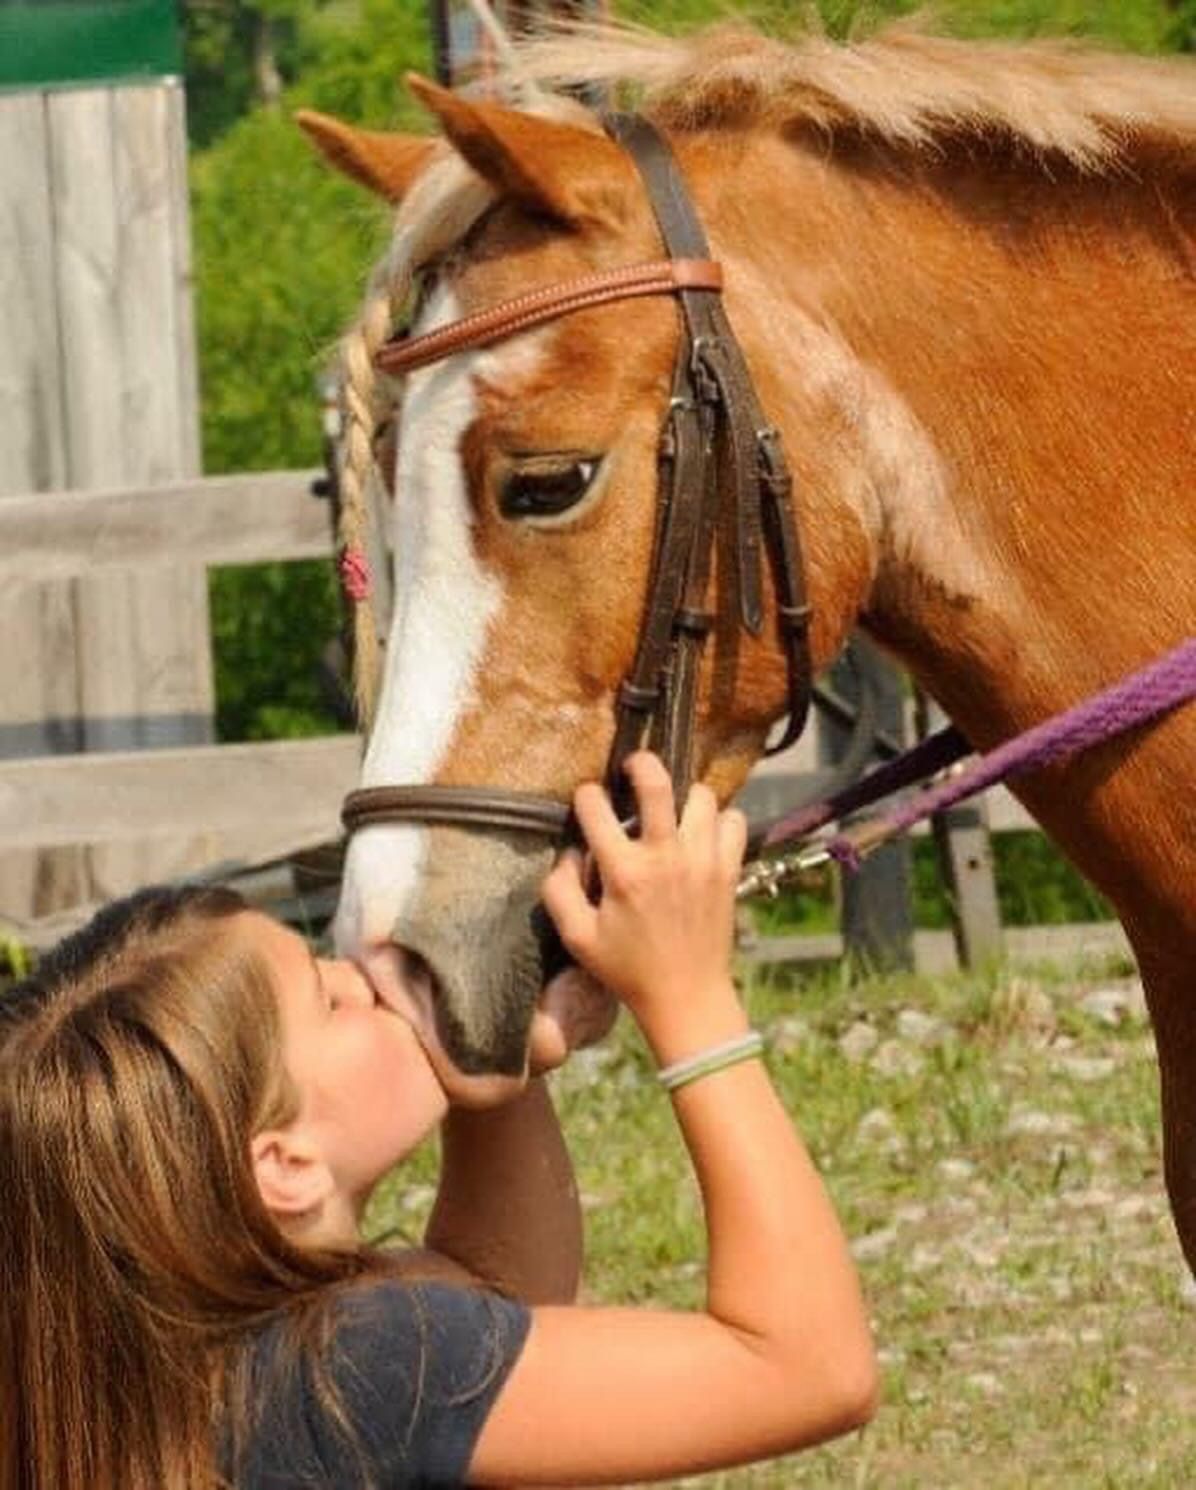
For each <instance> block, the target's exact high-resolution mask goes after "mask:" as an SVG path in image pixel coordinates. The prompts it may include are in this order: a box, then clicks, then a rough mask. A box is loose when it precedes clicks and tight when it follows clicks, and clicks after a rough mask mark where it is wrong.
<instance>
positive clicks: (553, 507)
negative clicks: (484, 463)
mask: <svg viewBox="0 0 1196 1490" xmlns="http://www.w3.org/2000/svg"><path fill="white" fill-rule="evenodd" d="M599 464H600V462H599V461H598V460H574V461H566V462H564V463H562V464H559V465H556V464H553V465H547V464H543V463H540V464H536V465H526V466H521V467H518V468H517V469H516V470H514V471H512V472H511V473H510V474H509V475H508V476H507V477H506V479H505V480H504V481H503V484H502V490H501V492H500V493H499V501H498V505H499V510H500V511H501V512H502V515H503V516H504V517H512V518H515V517H555V516H557V515H558V514H559V513H562V512H568V510H569V508H570V507H573V506H575V505H576V504H577V503H578V502H580V501H581V499H582V497H584V496H585V494H586V492H587V491H588V490H589V488H590V484H591V482H592V481H593V480H594V476H595V473H596V472H597V470H598V466H599Z"/></svg>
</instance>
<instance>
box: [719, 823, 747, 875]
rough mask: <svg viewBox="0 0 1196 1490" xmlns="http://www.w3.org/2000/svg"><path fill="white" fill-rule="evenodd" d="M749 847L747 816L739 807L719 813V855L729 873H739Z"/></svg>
mask: <svg viewBox="0 0 1196 1490" xmlns="http://www.w3.org/2000/svg"><path fill="white" fill-rule="evenodd" d="M746 849H747V818H746V817H745V816H744V815H743V813H742V812H740V810H739V808H738V807H727V808H725V809H724V810H723V811H722V812H720V813H719V815H718V856H719V860H720V861H721V863H722V865H723V868H724V869H725V870H726V871H727V873H728V874H738V873H739V871H740V869H741V868H742V867H743V856H744V853H745V851H746Z"/></svg>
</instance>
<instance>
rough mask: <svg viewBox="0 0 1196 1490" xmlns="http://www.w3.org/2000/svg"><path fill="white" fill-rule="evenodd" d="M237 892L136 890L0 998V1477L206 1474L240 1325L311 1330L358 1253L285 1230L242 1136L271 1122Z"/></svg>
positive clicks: (234, 1407) (254, 969)
mask: <svg viewBox="0 0 1196 1490" xmlns="http://www.w3.org/2000/svg"><path fill="white" fill-rule="evenodd" d="M244 909H245V906H244V903H243V901H242V900H241V899H240V897H239V896H237V895H235V894H233V893H231V892H229V891H226V890H219V889H212V888H192V889H186V890H181V891H180V890H154V891H145V892H142V893H140V894H139V895H136V896H133V897H131V898H129V899H128V900H125V901H122V902H118V903H117V904H116V905H113V906H110V907H108V908H107V909H106V910H105V911H102V912H101V913H100V914H99V915H98V916H97V917H96V918H95V920H94V921H93V922H92V923H91V925H90V926H88V927H87V928H86V929H85V930H84V931H82V932H80V933H78V934H77V935H76V936H74V937H71V938H69V939H68V940H67V941H66V942H65V943H63V944H62V945H61V946H60V947H59V948H58V949H57V950H56V951H55V952H54V953H52V954H51V955H50V956H49V957H48V958H47V959H45V961H44V962H43V963H42V965H41V967H40V968H39V969H38V971H37V973H36V974H35V975H34V977H32V978H30V979H28V980H26V981H25V982H24V983H20V984H18V985H16V987H15V988H14V989H12V990H10V991H9V992H8V993H7V994H4V995H2V996H0V1197H2V1200H0V1300H2V1308H3V1319H4V1323H3V1330H2V1332H0V1490H34V1487H37V1490H49V1487H51V1486H52V1487H54V1490H163V1487H170V1490H176V1487H180V1490H181V1487H185V1490H207V1487H209V1486H214V1485H217V1484H222V1483H224V1481H223V1479H222V1477H221V1474H220V1472H219V1470H218V1468H217V1457H218V1455H217V1448H216V1446H217V1444H219V1443H223V1444H225V1445H227V1444H229V1443H231V1442H235V1441H236V1440H237V1439H238V1438H239V1437H240V1436H241V1428H240V1426H239V1425H240V1424H241V1423H242V1420H243V1419H244V1417H245V1404H244V1400H243V1398H244V1383H243V1380H242V1378H243V1377H244V1375H245V1372H244V1370H242V1369H241V1367H242V1365H243V1363H244V1351H243V1349H241V1347H243V1345H244V1343H245V1340H246V1337H247V1335H248V1334H249V1333H250V1332H251V1330H252V1328H253V1326H255V1325H260V1324H262V1323H264V1322H265V1321H266V1320H268V1319H274V1318H277V1317H278V1316H279V1315H280V1313H287V1314H289V1316H290V1317H291V1318H292V1320H293V1321H294V1322H296V1324H297V1325H298V1326H299V1332H300V1334H301V1335H302V1334H304V1333H308V1332H307V1331H306V1325H309V1324H310V1323H311V1321H312V1319H313V1318H314V1317H315V1315H316V1310H317V1305H318V1304H319V1302H320V1300H321V1299H322V1298H325V1297H326V1296H327V1294H328V1290H329V1285H330V1284H335V1283H339V1282H345V1281H347V1280H349V1279H351V1278H354V1277H357V1276H360V1275H361V1274H362V1273H363V1272H364V1271H367V1270H368V1269H369V1267H370V1256H369V1254H368V1253H367V1252H366V1251H365V1250H364V1249H362V1250H361V1251H359V1252H355V1251H344V1252H335V1251H315V1250H311V1249H308V1248H302V1249H300V1248H299V1247H297V1246H295V1245H293V1244H292V1243H290V1242H289V1241H288V1240H287V1238H286V1237H285V1236H284V1235H283V1233H282V1232H281V1231H280V1230H279V1228H278V1227H277V1226H276V1225H275V1224H274V1222H273V1221H272V1219H271V1217H270V1215H269V1213H268V1212H267V1211H266V1209H265V1207H264V1205H263V1203H262V1201H261V1199H260V1196H259V1194H258V1191H257V1186H256V1183H255V1181H254V1176H253V1173H252V1169H251V1165H250V1159H249V1154H250V1140H251V1138H252V1136H253V1135H254V1133H255V1132H257V1131H259V1130H260V1129H261V1128H263V1127H265V1126H267V1125H273V1124H277V1123H285V1122H286V1121H287V1120H288V1118H289V1116H290V1115H291V1114H292V1111H293V1106H292V1104H293V1101H294V1097H293V1093H292V1091H291V1090H290V1087H289V1083H288V1080H287V1078H286V1075H285V1072H284V1070H283V1068H282V1064H281V1054H280V1052H281V1040H280V1029H279V1016H278V1010H277V1004H276V1001H275V996H274V993H273V990H272V987H271V983H270V977H269V973H268V971H267V969H266V967H265V966H264V964H263V963H262V961H261V960H260V959H259V957H258V956H257V955H256V953H255V951H254V947H253V945H252V939H251V937H249V936H246V935H243V934H241V932H240V930H239V928H238V927H237V926H236V924H235V921H234V918H235V917H237V916H238V915H239V914H240V913H241V912H242V911H243V910H244Z"/></svg>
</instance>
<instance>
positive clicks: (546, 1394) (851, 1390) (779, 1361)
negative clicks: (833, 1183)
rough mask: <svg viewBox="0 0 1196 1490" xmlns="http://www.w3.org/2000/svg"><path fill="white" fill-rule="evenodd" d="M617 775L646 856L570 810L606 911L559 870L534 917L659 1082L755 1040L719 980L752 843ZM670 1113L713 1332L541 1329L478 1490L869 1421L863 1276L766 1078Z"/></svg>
mask: <svg viewBox="0 0 1196 1490" xmlns="http://www.w3.org/2000/svg"><path fill="white" fill-rule="evenodd" d="M629 774H630V775H631V776H632V779H633V781H634V783H635V785H636V789H637V794H638V797H639V803H640V819H641V823H642V826H643V839H642V841H641V842H640V843H631V842H629V841H628V840H627V839H626V838H625V836H624V835H623V833H622V830H621V829H620V828H619V825H618V822H617V820H616V818H615V816H614V813H613V812H612V811H611V809H610V806H609V803H608V802H607V801H606V799H605V797H604V796H601V794H598V793H597V792H596V791H595V790H594V789H587V788H583V789H582V791H581V792H579V793H578V797H577V801H576V806H577V812H578V817H579V820H580V821H581V823H582V826H583V827H584V829H585V831H586V836H587V838H588V840H589V843H590V847H591V849H592V850H593V852H594V856H595V859H596V861H597V864H598V867H599V869H600V871H601V876H602V886H603V894H602V900H601V902H600V903H599V905H598V906H597V907H596V908H595V907H593V906H591V905H590V904H589V902H588V900H587V899H586V896H585V893H584V884H583V877H582V874H581V871H580V868H579V866H578V865H577V864H576V863H575V862H574V861H572V860H569V859H566V860H565V861H563V863H562V865H561V866H559V867H558V869H557V870H555V871H554V873H553V875H552V876H550V879H549V882H548V883H547V884H546V886H545V901H546V904H547V905H548V907H549V909H550V910H551V911H552V913H553V915H554V917H555V918H556V920H557V923H558V926H559V928H560V931H561V934H562V937H563V939H564V941H565V944H566V945H567V946H568V947H569V948H570V950H571V951H572V952H573V953H574V954H575V955H576V956H577V957H578V958H579V960H580V961H581V962H582V963H583V964H585V965H587V966H588V967H589V970H590V971H591V972H592V973H593V974H594V975H595V976H596V977H597V978H599V979H600V980H601V981H602V982H604V983H606V984H607V985H608V986H610V987H612V988H613V989H615V991H616V992H618V993H619V994H620V995H621V996H622V997H623V999H624V1001H625V1002H626V1003H627V1005H628V1007H629V1008H630V1010H631V1012H632V1014H633V1015H634V1016H635V1018H636V1020H637V1022H638V1023H639V1025H640V1027H641V1029H642V1030H643V1032H644V1035H645V1037H646V1039H647V1040H648V1043H649V1045H650V1046H651V1048H652V1051H653V1053H654V1055H655V1056H656V1059H657V1061H658V1062H659V1063H660V1064H661V1065H668V1064H672V1063H674V1062H676V1061H680V1060H684V1059H686V1058H687V1057H689V1056H691V1055H693V1054H695V1053H697V1052H699V1051H703V1050H706V1049H709V1048H710V1047H712V1046H717V1045H720V1044H722V1043H723V1042H725V1041H727V1040H730V1039H733V1038H735V1037H736V1036H739V1035H741V1034H742V1033H743V1032H744V1031H745V1029H746V1028H747V1022H746V1017H745V1015H744V1012H743V1009H742V1007H741V1006H740V1003H739V1000H738V998H737V996H736V994H735V990H734V988H733V986H732V984H731V981H730V978H729V975H728V970H727V969H728V961H729V950H730V942H731V928H732V921H733V896H734V885H735V881H736V878H737V873H738V868H739V863H740V860H741V858H742V853H743V841H744V825H743V820H742V818H741V817H740V816H739V815H738V814H736V813H724V814H722V815H721V816H719V815H718V814H717V811H716V809H715V805H714V799H713V797H712V796H711V795H710V793H708V792H706V791H705V790H704V789H699V788H695V791H694V792H693V793H692V794H691V796H690V800H689V802H688V803H687V805H686V811H685V814H684V816H683V819H682V823H681V828H680V830H679V831H678V830H677V829H676V827H675V826H674V819H673V805H672V793H671V789H670V787H669V782H668V776H667V773H666V772H665V771H664V768H663V767H662V766H661V765H660V763H659V762H658V761H655V760H654V759H653V758H651V757H647V756H643V755H641V756H637V757H634V758H633V761H632V763H631V765H630V768H629ZM660 1100H661V1101H662V1102H664V1101H668V1100H670V1098H669V1097H668V1096H666V1094H665V1093H664V1092H663V1091H662V1092H661V1094H660ZM671 1100H672V1101H673V1105H674V1110H675V1112H676V1115H677V1119H678V1122H679V1123H680V1126H681V1130H682V1133H683V1134H684V1137H685V1141H686V1144H687V1146H688V1148H689V1152H690V1155H691V1157H692V1159H693V1163H694V1168H695V1171H696V1173H697V1177H698V1180H699V1182H700V1185H701V1189H702V1197H703V1203H704V1207H705V1213H706V1225H707V1236H708V1246H709V1259H708V1282H707V1299H706V1308H705V1310H704V1311H701V1312H695V1313H691V1314H685V1313H677V1312H669V1311H665V1310H648V1309H582V1308H572V1309H561V1308H545V1309H537V1310H535V1311H534V1312H533V1317H532V1325H531V1331H530V1333H529V1335H528V1339H527V1343H526V1345H525V1346H524V1348H523V1351H522V1353H521V1355H520V1356H519V1358H518V1359H517V1361H516V1362H515V1365H514V1366H513V1368H512V1371H511V1374H510V1376H509V1378H508V1380H507V1382H506V1384H505V1385H504V1387H503V1389H502V1392H501V1393H500V1395H499V1397H498V1399H497V1401H496V1403H495V1406H494V1408H493V1410H492V1411H491V1413H490V1416H489V1417H488V1419H487V1421H486V1424H485V1426H484V1427H483V1429H482V1433H481V1436H480V1438H479V1439H478V1442H477V1444H476V1446H475V1449H474V1457H473V1460H472V1462H471V1467H470V1478H469V1482H470V1483H471V1484H473V1483H477V1484H483V1485H485V1484H505V1483H508V1482H511V1481H514V1482H516V1483H519V1484H522V1485H536V1484H540V1485H543V1484H551V1483H560V1482H566V1483H570V1484H610V1483H613V1482H627V1481H638V1480H646V1479H654V1478H665V1477H671V1476H679V1475H683V1474H688V1473H694V1472H699V1471H703V1470H709V1469H714V1468H718V1467H720V1466H723V1465H728V1464H734V1463H742V1462H745V1461H747V1460H750V1459H758V1458H764V1457H769V1456H772V1455H776V1454H781V1453H785V1452H788V1451H790V1450H792V1449H796V1448H800V1447H802V1446H804V1445H806V1444H811V1443H816V1442H818V1441H819V1440H821V1439H824V1438H828V1437H830V1436H832V1435H834V1434H836V1433H842V1432H844V1431H846V1430H847V1429H849V1428H852V1427H854V1426H857V1425H859V1424H861V1423H863V1422H864V1421H866V1420H867V1418H868V1417H869V1416H870V1415H871V1413H872V1411H873V1409H874V1404H875V1398H876V1390H877V1376H876V1364H875V1355H874V1351H873V1346H872V1340H871V1336H870V1333H869V1328H868V1321H867V1316H866V1313H865V1309H864V1303H863V1300H862V1298H861V1295H860V1289H859V1284H858V1281H857V1278H856V1273H855V1269H854V1267H853V1265H852V1262H851V1258H850V1255H849V1253H848V1250H847V1244H846V1241H845V1239H844V1236H843V1233H842V1231H841V1230H840V1227H839V1224H838V1221H837V1219H836V1217H835V1213H834V1211H833V1209H832V1207H831V1204H830V1201H829V1199H828V1197H827V1194H826V1192H825V1190H824V1189H823V1186H822V1183H821V1181H820V1179H819V1177H818V1174H817V1171H816V1170H815V1168H814V1166H813V1164H812V1163H811V1161H810V1158H809V1156H808V1154H807V1153H806V1150H805V1147H804V1145H803V1144H802V1141H801V1139H800V1137H799V1136H798V1134H797V1132H796V1130H795V1129H794V1127H793V1125H792V1123H791V1122H790V1120H789V1118H788V1115H787V1114H786V1112H785V1111H784V1109H783V1107H782V1105H781V1103H780V1101H779V1099H778V1098H777V1096H776V1093H775V1092H774V1090H773V1088H772V1084H771V1082H770V1081H769V1078H768V1075H767V1072H766V1071H765V1069H764V1066H763V1064H762V1063H761V1062H759V1061H755V1060H753V1061H748V1062H744V1063H742V1064H738V1065H734V1066H731V1067H729V1068H728V1069H725V1070H721V1071H719V1072H717V1073H716V1074H712V1075H707V1076H705V1077H703V1078H702V1079H700V1080H697V1081H695V1082H693V1084H692V1085H689V1086H685V1087H682V1088H680V1089H679V1090H677V1092H676V1093H675V1095H674V1096H673V1097H672V1099H671Z"/></svg>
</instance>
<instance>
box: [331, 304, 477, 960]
mask: <svg viewBox="0 0 1196 1490" xmlns="http://www.w3.org/2000/svg"><path fill="white" fill-rule="evenodd" d="M459 315H460V311H459V308H458V306H457V304H456V301H455V300H454V298H453V296H452V294H451V293H450V292H449V291H448V290H447V289H441V290H439V291H438V292H437V293H436V294H434V295H433V297H432V299H431V301H430V302H429V304H428V307H427V309H426V311H425V312H424V314H423V315H421V316H420V318H419V322H418V325H417V327H416V328H415V329H416V332H417V333H422V332H425V331H431V330H433V329H434V328H435V327H437V326H441V325H445V324H447V323H448V322H450V321H454V320H457V319H458V318H459ZM474 361H475V355H474V354H470V353H463V354H461V355H459V356H456V357H451V358H448V359H447V360H446V361H444V362H440V363H434V364H433V365H432V366H431V367H428V368H424V369H421V370H420V371H418V372H415V373H413V374H412V375H411V377H410V378H409V379H408V382H407V386H406V388H405V390H404V397H403V408H402V418H401V424H400V429H399V441H398V452H399V453H398V466H397V470H396V476H395V494H396V495H395V507H394V512H395V519H394V521H395V530H394V535H393V536H394V550H395V615H394V622H393V625H392V627H391V634H390V641H389V645H388V647H387V652H386V671H385V675H384V679H383V685H382V691H381V695H380V698H379V703H378V712H377V719H376V722H375V725H374V730H373V734H372V736H371V738H370V745H369V750H368V751H367V753H366V758H365V765H364V767H363V770H362V785H363V786H383V785H385V786H399V785H422V784H424V783H426V782H429V781H431V780H432V779H433V778H434V776H435V774H436V771H437V769H438V767H439V765H440V763H441V761H442V760H443V758H444V755H445V752H446V750H447V749H448V745H449V742H450V740H451V739H452V736H453V733H454V730H455V728H456V725H457V722H458V720H459V719H460V718H461V715H462V713H463V712H464V710H465V709H466V707H467V706H468V704H469V702H470V700H471V698H472V697H473V688H474V680H475V678H476V676H477V670H478V665H479V663H480V661H481V657H482V653H483V651H484V649H485V645H486V634H487V630H488V628H489V625H490V621H491V619H492V618H493V617H494V615H495V614H496V613H497V611H498V609H499V605H500V603H501V599H502V587H501V585H500V584H499V582H498V581H497V580H496V579H495V578H494V577H493V576H492V575H489V574H487V573H486V572H485V571H484V570H483V569H482V567H481V565H480V564H479V563H478V560H477V558H476V556H475V553H474V549H473V542H472V526H473V517H472V513H471V510H470V503H469V493H468V491H467V490H466V482H465V472H464V468H463V465H462V461H461V453H460V445H461V437H462V435H463V434H464V433H465V431H466V430H467V429H468V427H469V425H470V423H471V422H472V420H473V418H474V414H475V401H474V395H473V380H472V373H473V364H474ZM426 840H427V830H426V829H424V828H422V827H419V826H415V825H411V826H408V825H405V824H404V825H398V824H396V825H394V826H389V825H386V826H381V827H375V828H367V829H365V830H364V831H362V832H360V833H358V834H356V836H355V837H354V839H353V842H352V844H351V845H350V848H349V853H348V857H347V859H346V863H345V877H344V886H343V889H342V892H341V899H340V906H339V908H338V911H337V926H336V938H337V942H338V944H339V945H340V946H341V947H342V948H343V949H344V950H346V951H347V950H352V949H355V948H360V947H362V946H369V945H375V944H377V943H380V942H385V941H388V940H389V939H390V933H391V928H392V927H393V925H394V923H395V920H396V919H397V917H398V916H399V915H400V914H402V912H403V911H404V909H405V907H406V905H407V903H408V901H409V900H410V898H411V897H412V895H413V893H414V890H415V887H416V885H417V884H418V881H419V876H420V871H421V868H422V864H423V858H424V853H425V847H426Z"/></svg>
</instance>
